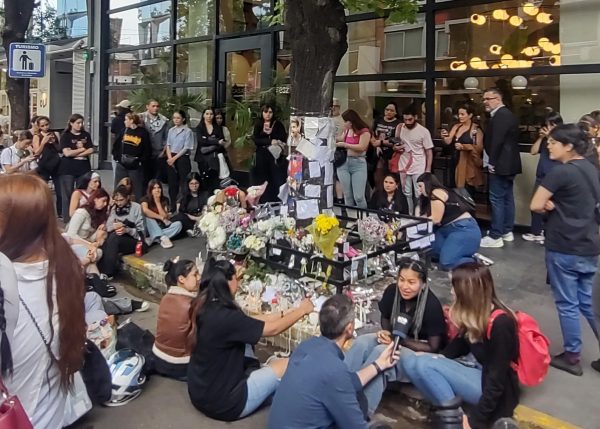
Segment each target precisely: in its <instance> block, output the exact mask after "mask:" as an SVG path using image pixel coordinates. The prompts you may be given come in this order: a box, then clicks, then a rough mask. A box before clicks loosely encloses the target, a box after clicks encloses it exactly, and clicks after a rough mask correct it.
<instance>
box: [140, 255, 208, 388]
mask: <svg viewBox="0 0 600 429" xmlns="http://www.w3.org/2000/svg"><path fill="white" fill-rule="evenodd" d="M163 271H166V274H165V283H166V284H167V286H168V287H169V290H168V291H167V294H166V295H165V296H164V297H163V298H162V299H161V301H160V307H159V308H158V319H157V320H156V339H155V341H154V345H153V347H152V354H153V355H154V356H153V357H154V359H153V360H154V370H155V371H156V372H157V373H158V374H160V375H164V376H165V377H171V378H175V379H177V380H181V381H185V380H186V379H187V369H188V363H189V362H190V355H191V350H190V349H189V347H188V343H189V335H190V332H191V331H192V319H191V318H190V309H191V307H192V301H193V299H194V298H196V296H197V294H198V286H199V285H200V273H198V268H197V267H196V264H195V263H194V262H192V261H189V260H187V259H182V260H178V258H175V259H174V260H168V261H167V262H165V265H164V266H163Z"/></svg>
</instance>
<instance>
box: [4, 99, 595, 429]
mask: <svg viewBox="0 0 600 429" xmlns="http://www.w3.org/2000/svg"><path fill="white" fill-rule="evenodd" d="M483 100H484V106H485V109H486V110H487V111H488V112H489V113H490V116H491V119H490V121H489V122H488V124H487V127H486V128H485V130H484V129H482V128H481V127H480V126H478V125H477V124H476V123H475V120H474V110H473V106H471V105H465V106H461V107H460V108H459V109H458V110H457V118H458V122H457V124H456V125H454V126H453V127H452V128H451V129H449V130H447V131H443V132H442V139H443V142H444V143H445V144H446V145H453V147H454V148H455V150H456V151H457V153H458V157H457V164H456V172H455V181H456V186H457V187H459V188H464V189H465V190H466V191H467V193H471V194H472V193H473V192H475V190H476V189H477V188H478V187H480V186H481V185H482V184H483V183H484V181H485V179H484V177H485V175H484V172H483V169H484V168H486V169H487V173H488V175H487V176H488V179H487V183H488V186H489V192H490V203H491V208H492V220H491V228H490V231H489V233H488V235H486V236H485V237H483V238H482V237H481V232H480V228H479V226H478V224H477V221H476V220H475V218H474V213H473V206H472V205H471V204H470V201H469V198H467V197H465V196H464V194H463V193H461V192H458V191H457V190H455V189H452V188H451V187H448V186H444V185H443V184H441V183H440V181H439V180H438V179H437V178H436V177H435V175H433V174H432V173H431V167H432V161H433V150H432V149H433V142H432V138H431V135H430V133H429V131H428V130H427V129H426V128H425V127H424V126H422V125H421V124H419V122H418V121H417V119H418V115H417V111H416V109H415V107H414V106H408V107H407V108H405V109H404V110H403V111H402V119H400V118H399V117H398V109H397V106H396V105H395V104H394V103H389V104H388V105H387V106H386V108H385V113H384V117H382V118H381V119H379V120H377V121H376V122H375V124H374V126H373V127H370V126H369V125H368V124H366V123H365V122H364V120H363V119H362V118H361V116H360V115H359V114H358V113H356V112H355V111H353V110H347V111H345V112H343V113H341V112H340V110H341V109H340V106H339V101H337V100H334V102H333V108H332V115H333V119H334V124H336V127H338V129H337V131H336V140H337V148H338V150H339V151H340V152H343V155H342V156H341V158H339V159H338V162H337V163H336V173H337V174H336V175H337V179H338V180H339V183H340V190H341V194H343V198H344V203H345V205H347V206H355V207H359V208H367V207H369V208H371V209H374V210H378V211H379V212H380V214H381V216H385V214H386V212H388V213H401V214H410V215H413V214H415V215H420V216H425V217H429V218H430V219H431V220H432V221H433V223H434V224H435V238H436V239H435V242H434V244H433V249H432V251H433V254H434V257H435V258H436V259H437V262H438V263H439V267H440V268H441V269H445V270H448V271H450V276H451V283H452V302H451V304H450V306H449V308H447V309H444V308H443V307H442V305H441V302H440V300H439V299H438V298H437V297H436V296H435V294H434V293H433V291H432V290H431V289H430V287H429V285H428V277H427V267H426V265H425V263H424V262H422V261H418V260H413V259H403V260H402V261H401V262H400V264H399V267H398V268H399V270H398V276H397V279H396V281H395V282H394V283H392V284H390V285H389V286H388V287H387V288H386V289H385V291H384V293H383V296H382V298H381V300H380V301H379V304H378V306H379V311H380V313H381V329H379V330H378V331H377V332H376V333H373V334H365V335H360V336H358V337H357V338H355V329H354V328H355V326H354V321H355V314H354V305H353V303H352V300H351V299H350V298H349V297H348V296H346V295H335V296H333V297H331V298H329V299H328V300H327V301H325V302H324V303H323V304H322V305H321V309H320V311H319V315H318V316H319V326H320V330H321V336H319V337H315V338H312V339H309V340H306V341H304V342H302V343H301V344H300V345H299V347H298V348H297V349H296V350H295V351H294V352H293V353H292V355H291V357H290V358H277V359H271V360H269V361H268V362H267V363H266V364H265V365H261V364H260V362H259V361H258V360H257V359H256V356H255V351H254V348H255V346H256V345H257V343H258V342H259V340H260V339H261V338H262V337H269V336H276V335H279V334H280V333H282V332H283V331H285V330H287V329H289V328H290V327H292V326H293V325H294V324H295V323H297V322H298V321H299V320H300V319H302V318H303V317H305V316H306V315H308V314H310V313H312V312H313V311H315V308H314V304H313V302H312V301H311V299H309V298H306V299H304V300H302V301H301V302H299V303H297V304H296V306H295V307H294V308H291V309H289V310H288V311H285V312H283V311H282V312H276V313H268V314H258V315H248V314H246V313H244V312H243V311H242V309H241V308H240V307H239V305H238V304H237V303H236V300H235V296H236V293H237V291H238V282H239V280H240V278H241V276H242V274H243V271H242V269H241V268H240V267H238V266H236V265H234V264H233V263H231V262H229V261H227V260H216V259H213V258H211V259H209V260H208V261H207V262H206V264H205V266H204V268H203V271H202V273H200V271H199V267H197V266H196V265H195V263H194V262H193V261H190V260H185V259H181V260H179V259H176V260H169V261H167V262H166V263H165V266H164V271H165V282H166V284H167V285H168V291H167V294H166V295H165V297H163V299H162V301H161V304H160V307H159V312H158V319H157V329H156V337H155V341H154V344H153V347H152V351H151V353H152V355H153V359H152V361H153V371H154V372H156V373H158V374H160V375H163V376H166V377H170V378H173V379H176V380H180V381H182V382H185V383H187V389H188V394H189V399H190V401H191V403H192V404H193V406H194V407H195V408H196V409H198V410H199V411H200V412H202V413H204V414H205V415H206V416H208V417H210V418H213V419H217V420H223V421H235V420H239V419H243V418H245V417H247V416H249V415H251V414H252V413H254V412H255V411H256V410H257V409H259V408H260V407H262V406H263V405H265V404H266V403H268V402H269V399H270V398H273V399H272V405H271V409H270V412H269V423H268V426H269V427H270V428H277V429H281V428H283V429H287V428H289V429H294V428H305V427H315V428H321V427H323V428H324V427H332V426H337V427H343V428H367V427H371V428H373V427H378V426H377V424H378V423H377V422H374V421H373V416H374V414H375V412H376V410H377V408H378V406H379V403H380V401H381V398H382V395H383V392H384V391H385V389H386V387H387V385H388V383H390V382H398V381H403V382H410V383H412V384H413V385H414V386H415V387H416V388H417V389H418V390H419V391H420V392H421V393H422V394H423V396H424V397H425V398H426V399H427V400H428V401H429V402H430V403H431V404H432V406H433V410H434V411H433V420H434V421H436V422H438V424H439V425H440V426H439V427H444V426H443V424H444V422H446V423H453V424H456V422H459V423H460V422H462V423H461V424H462V427H463V428H474V429H479V428H487V427H491V426H492V425H493V424H494V422H496V421H497V420H498V419H502V418H509V417H512V416H513V413H514V410H515V408H516V406H517V405H518V403H519V397H520V391H519V377H518V373H517V370H516V366H515V363H516V362H517V361H519V360H520V358H521V355H520V347H519V341H520V338H519V335H518V330H519V323H518V316H517V313H516V312H515V311H514V310H513V309H511V308H509V307H508V306H507V305H506V304H504V303H503V301H502V300H501V299H500V297H499V295H498V293H497V291H496V289H495V287H494V281H493V278H492V274H491V271H490V268H489V267H487V266H485V265H483V264H480V263H479V262H478V261H477V258H476V252H477V251H478V249H479V247H480V246H481V247H502V246H503V245H504V242H505V241H512V240H514V235H513V227H514V213H515V210H514V196H513V186H514V177H515V175H516V174H519V173H520V172H521V164H520V155H519V148H518V142H517V138H518V122H517V120H516V118H515V117H514V115H513V114H512V113H511V112H510V110H509V109H508V108H507V107H506V106H504V104H503V102H502V94H501V93H500V91H498V90H496V89H489V90H486V91H485V92H484V98H483ZM118 107H119V114H118V115H117V117H116V118H115V120H114V121H113V124H112V128H111V129H112V131H113V133H114V136H115V142H114V145H113V161H114V166H115V168H114V172H115V176H114V181H115V187H114V192H113V193H112V195H111V194H109V193H108V192H107V191H106V190H105V189H104V188H103V187H102V183H101V180H100V176H99V175H98V174H97V173H96V172H93V171H92V169H91V163H90V155H91V154H92V153H93V150H94V149H93V144H92V141H91V137H90V135H89V133H87V132H86V131H85V129H84V127H83V122H84V121H83V118H82V117H81V115H73V116H71V118H70V119H69V121H68V124H67V127H66V129H65V131H64V132H63V133H62V135H59V134H58V133H56V132H53V131H50V120H49V119H48V118H47V117H43V116H41V117H37V118H35V119H34V120H33V121H32V127H31V129H30V130H26V131H22V132H20V133H19V134H18V138H17V141H16V142H15V143H14V144H13V145H12V146H9V147H7V148H6V149H4V150H3V151H2V154H1V155H0V163H1V164H2V168H3V171H4V174H2V175H0V207H2V214H1V215H0V272H1V274H2V275H1V279H2V285H1V286H2V288H1V289H0V290H1V292H2V293H1V294H0V305H1V307H2V308H0V330H1V331H2V332H1V334H2V335H1V343H0V363H1V371H2V380H3V382H4V384H5V385H6V386H7V388H8V390H9V392H10V393H11V394H14V395H16V396H17V397H18V398H19V400H20V401H21V403H22V404H23V407H24V409H25V411H26V413H27V416H28V417H29V419H30V420H31V422H32V423H33V426H34V427H35V428H36V429H38V428H39V429H41V428H44V429H55V428H61V427H63V423H64V420H63V418H64V415H65V406H66V405H65V404H66V402H67V395H68V391H69V388H70V387H71V386H72V385H73V382H74V381H73V380H74V377H75V375H76V373H77V372H78V371H79V370H80V369H81V368H82V366H83V363H84V360H85V358H86V354H85V353H86V352H85V348H84V347H83V344H84V343H85V338H86V326H88V325H89V320H87V317H86V316H87V314H88V309H89V308H90V306H91V303H96V302H97V301H98V299H99V298H98V297H97V295H95V294H96V292H92V291H90V290H89V289H87V288H86V286H85V285H86V278H87V277H88V276H90V275H96V276H98V277H100V278H102V279H109V278H111V277H113V276H114V275H115V274H116V273H117V269H118V267H119V257H120V256H121V255H125V254H132V253H134V252H136V251H137V250H138V249H139V248H140V247H141V248H142V251H146V250H147V249H148V248H149V247H150V246H152V245H153V244H155V243H160V245H161V246H162V247H165V248H169V247H172V246H173V243H172V242H171V239H173V238H176V237H180V236H185V234H186V232H187V233H188V234H190V235H193V233H194V225H195V224H196V222H197V221H198V219H199V217H200V215H201V214H202V212H203V210H204V207H205V206H206V205H207V204H208V202H209V199H210V198H211V196H212V195H213V194H214V191H215V190H218V189H220V188H223V187H226V186H229V185H231V183H232V179H231V171H232V169H231V164H230V161H229V157H228V154H227V149H228V147H229V145H230V144H231V134H230V133H229V130H228V129H227V128H226V127H225V126H224V123H223V119H224V115H223V113H222V112H219V111H217V110H214V109H212V108H207V109H205V110H204V111H203V113H202V119H201V122H200V124H199V125H198V127H196V129H195V130H193V129H191V128H190V127H189V125H188V124H187V121H188V118H187V114H186V112H184V111H176V112H175V113H174V114H173V117H172V118H171V120H172V124H173V126H170V122H169V120H168V119H167V118H166V117H164V116H163V115H161V114H160V105H159V103H158V102H156V101H155V100H150V101H149V102H148V104H147V106H146V109H147V110H146V111H145V112H144V113H142V114H140V115H138V114H135V113H133V112H131V111H130V109H129V107H130V105H129V103H128V102H127V101H125V102H121V103H119V106H118ZM274 113H275V110H274V107H273V106H270V105H265V106H263V108H262V109H261V116H260V118H259V120H258V121H257V124H256V126H255V128H254V141H255V143H256V156H255V162H254V165H253V173H252V177H253V179H252V180H255V181H256V183H261V184H263V183H265V182H267V185H266V190H265V192H264V194H263V197H264V198H263V201H273V200H274V199H275V198H277V190H278V188H279V185H280V184H282V183H283V182H284V181H285V177H286V174H287V159H286V150H288V147H289V144H288V143H287V142H288V133H287V132H286V130H285V127H284V125H283V123H282V122H281V120H280V119H277V118H275V114H274ZM599 113H600V112H594V113H592V114H590V115H586V116H584V117H583V118H582V120H581V121H580V123H579V124H563V123H562V122H563V121H562V118H561V117H560V115H559V114H558V113H557V112H551V113H549V114H548V116H547V117H546V121H545V124H544V127H542V129H541V131H540V138H539V139H538V140H537V141H536V142H535V144H534V145H533V147H532V148H531V153H532V154H539V155H540V162H539V166H538V170H537V174H536V183H535V185H536V190H535V194H534V195H533V198H532V200H531V210H532V212H533V213H535V214H536V216H534V217H533V218H532V229H531V232H530V233H529V234H526V235H524V236H523V238H524V239H525V240H528V241H535V242H539V243H543V244H544V245H545V247H546V256H545V263H546V268H547V271H548V283H549V284H550V288H551V291H552V293H553V295H554V299H555V302H556V308H557V312H558V317H559V321H560V327H561V331H562V334H563V349H564V350H563V352H561V353H560V354H558V355H556V356H554V357H552V360H551V365H552V366H554V367H555V368H558V369H560V370H563V371H567V372H569V373H571V374H574V375H579V376H580V375H582V373H583V368H582V366H581V362H580V361H581V351H582V347H583V340H582V328H581V326H580V320H579V317H580V314H581V315H583V316H584V317H585V318H586V320H587V322H588V323H589V325H590V327H591V329H592V331H593V332H594V334H595V336H596V338H599V327H598V323H599V321H598V320H597V318H596V315H595V313H594V310H593V300H594V298H596V300H598V298H597V297H594V296H593V295H594V294H598V292H597V291H594V290H593V278H594V275H595V273H596V269H597V259H598V255H599V254H600V235H599V225H600V181H599V178H600V174H599V165H600V158H599V155H598V151H597V149H596V141H595V139H596V138H597V136H598V133H599V131H600V122H598V120H599V119H600V118H598V117H599V116H600V114H599ZM293 125H294V127H293V128H292V129H291V132H290V135H289V138H290V139H299V138H302V124H301V122H300V121H296V122H295V123H294V124H293ZM292 144H293V143H292ZM194 151H195V152H194ZM194 153H195V155H194ZM193 155H194V156H193ZM192 156H193V160H194V161H195V162H196V163H197V164H198V169H197V170H198V171H197V172H196V171H192V170H195V168H193V166H192ZM33 172H34V173H37V174H32V173H33ZM49 181H52V182H53V185H54V191H55V192H54V193H55V195H53V194H52V192H51V189H50V187H49V186H48V184H47V182H49ZM163 183H167V184H168V191H167V192H165V191H164V188H163ZM165 194H168V197H167V196H166V195H165ZM243 195H244V193H243V191H242V190H239V189H238V196H239V199H240V204H244V205H245V204H246V202H245V199H244V197H243ZM339 195H340V194H338V196H339ZM467 195H468V194H467ZM31 213H36V214H38V215H37V216H33V217H32V216H31ZM56 214H58V215H59V216H60V217H61V218H62V220H63V222H64V224H65V228H64V231H61V228H60V226H59V222H58V219H57V216H56ZM23 219H28V222H27V227H26V228H23ZM3 255H5V256H6V257H7V258H8V259H6V258H4V256H3ZM99 302H100V304H98V305H100V306H102V305H103V304H102V300H100V301H99ZM94 305H95V304H94ZM142 307H143V304H140V303H139V302H135V303H134V302H131V303H129V311H135V310H141V309H142ZM400 320H403V321H404V325H405V327H406V331H405V332H404V335H400V334H399V333H398V332H397V327H396V325H397V324H398V323H399V321H400ZM396 345H399V346H398V347H396ZM592 367H593V368H594V369H595V370H598V371H600V359H599V360H597V361H595V362H592ZM379 427H384V426H379ZM453 427H455V426H453Z"/></svg>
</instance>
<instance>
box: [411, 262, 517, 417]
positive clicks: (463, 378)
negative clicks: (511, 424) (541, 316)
mask: <svg viewBox="0 0 600 429" xmlns="http://www.w3.org/2000/svg"><path fill="white" fill-rule="evenodd" d="M452 296H453V298H454V302H453V303H452V306H451V307H450V320H451V321H452V322H453V323H454V324H455V325H456V326H457V328H458V332H459V335H458V336H456V337H455V338H454V339H453V340H452V341H451V342H450V343H449V344H448V346H447V347H446V348H445V349H444V350H443V351H442V354H441V355H437V354H431V353H417V354H409V355H407V356H403V358H402V359H401V362H400V363H401V365H402V369H403V371H404V373H405V374H406V375H407V376H408V378H409V379H410V381H411V382H412V383H413V384H414V385H415V387H416V388H417V389H419V391H420V392H421V393H422V394H423V395H424V396H425V397H426V398H427V399H428V400H429V401H431V402H432V403H433V405H434V407H435V408H436V410H437V411H436V412H435V413H434V420H438V424H439V422H440V421H441V419H442V417H443V419H444V420H445V421H448V420H449V419H452V418H454V420H456V421H458V422H460V420H461V419H462V420H463V428H465V429H469V428H473V429H480V428H481V429H482V428H487V427H490V426H492V425H493V424H494V422H496V421H497V420H498V419H501V418H505V417H507V418H509V417H512V416H513V413H514V411H515V408H516V407H517V405H518V404H519V380H518V377H517V373H516V371H515V369H514V368H513V365H512V364H513V363H514V362H517V360H518V357H519V343H518V338H517V320H516V316H515V314H514V313H513V312H512V311H511V310H510V309H509V308H508V307H507V306H506V305H505V304H504V303H503V302H502V301H500V299H499V298H498V297H497V295H496V291H495V289H494V281H493V280H492V274H491V273H490V270H489V268H488V267H486V266H483V265H479V264H476V263H468V264H463V265H461V266H459V267H457V268H455V269H454V270H453V271H452ZM495 310H502V313H501V314H500V315H497V317H495V318H493V316H492V313H494V311H495ZM490 322H491V328H489V326H488V325H490ZM488 329H489V331H488ZM461 400H462V401H464V402H466V403H467V404H470V405H472V406H473V407H472V408H471V409H470V410H468V412H467V415H464V416H463V411H462V410H461V408H460V406H461ZM438 427H445V426H440V425H438ZM450 427H455V426H450Z"/></svg>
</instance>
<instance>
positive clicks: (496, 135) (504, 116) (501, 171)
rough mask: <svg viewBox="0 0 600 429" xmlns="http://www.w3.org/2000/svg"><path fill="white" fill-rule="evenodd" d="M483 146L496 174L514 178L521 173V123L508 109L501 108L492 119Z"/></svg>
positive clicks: (486, 130)
mask: <svg viewBox="0 0 600 429" xmlns="http://www.w3.org/2000/svg"><path fill="white" fill-rule="evenodd" d="M483 145H484V147H485V151H486V153H487V154H488V156H489V158H490V161H489V163H490V165H493V166H494V170H495V174H497V175H499V176H513V175H515V174H519V173H521V155H520V153H519V121H518V120H517V118H516V116H515V115H513V113H512V112H511V111H510V110H509V109H508V107H506V106H502V107H500V109H498V111H497V112H496V113H495V114H494V116H493V117H492V118H490V121H489V122H488V125H487V127H486V129H485V134H484V136H483Z"/></svg>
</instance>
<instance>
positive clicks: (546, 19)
mask: <svg viewBox="0 0 600 429" xmlns="http://www.w3.org/2000/svg"><path fill="white" fill-rule="evenodd" d="M535 19H536V21H537V22H539V23H540V24H551V23H552V22H553V21H554V18H552V15H550V14H549V13H546V12H540V13H539V14H538V16H536V17H535Z"/></svg>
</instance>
